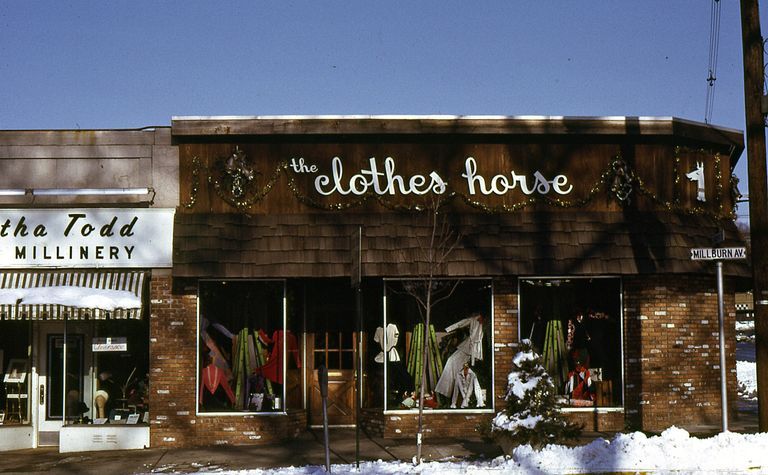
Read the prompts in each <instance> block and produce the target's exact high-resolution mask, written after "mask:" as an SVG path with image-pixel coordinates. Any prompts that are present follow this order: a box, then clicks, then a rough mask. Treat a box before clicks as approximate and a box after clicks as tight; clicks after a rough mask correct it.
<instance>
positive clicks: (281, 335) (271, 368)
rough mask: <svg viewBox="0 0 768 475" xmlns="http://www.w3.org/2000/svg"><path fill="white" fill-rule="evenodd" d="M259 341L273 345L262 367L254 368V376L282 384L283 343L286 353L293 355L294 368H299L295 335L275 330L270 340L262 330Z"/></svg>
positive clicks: (299, 362)
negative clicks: (261, 376)
mask: <svg viewBox="0 0 768 475" xmlns="http://www.w3.org/2000/svg"><path fill="white" fill-rule="evenodd" d="M259 339H261V340H262V341H263V342H264V343H266V344H268V345H269V344H272V343H274V346H273V347H272V353H270V355H269V358H268V359H267V362H266V363H265V364H264V365H263V366H260V367H258V368H256V371H254V373H255V374H262V375H264V377H265V378H267V379H268V380H270V381H272V382H275V383H277V384H283V342H285V344H286V347H287V349H288V352H290V353H291V354H292V355H293V360H294V361H295V362H296V367H297V368H301V360H300V359H299V343H298V341H297V340H296V335H294V334H293V333H291V332H284V331H283V330H275V332H274V333H272V338H269V336H267V334H266V333H264V331H263V330H259Z"/></svg>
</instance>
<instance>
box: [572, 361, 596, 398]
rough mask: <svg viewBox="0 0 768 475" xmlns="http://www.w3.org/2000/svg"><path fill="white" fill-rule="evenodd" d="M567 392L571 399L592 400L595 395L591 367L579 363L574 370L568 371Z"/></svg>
mask: <svg viewBox="0 0 768 475" xmlns="http://www.w3.org/2000/svg"><path fill="white" fill-rule="evenodd" d="M565 393H566V394H568V395H570V397H571V399H582V400H592V399H593V398H594V396H593V393H592V378H591V377H590V374H589V369H587V368H586V367H584V366H583V365H578V366H577V367H576V368H575V369H574V370H573V371H571V372H570V373H568V382H567V383H565Z"/></svg>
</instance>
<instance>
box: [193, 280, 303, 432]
mask: <svg viewBox="0 0 768 475" xmlns="http://www.w3.org/2000/svg"><path fill="white" fill-rule="evenodd" d="M202 282H272V283H277V282H279V283H281V284H282V286H283V296H282V306H283V312H282V313H283V320H282V328H283V331H285V329H286V328H287V325H288V280H287V279H242V278H235V279H230V278H220V279H198V281H197V295H196V296H195V302H196V304H197V309H196V312H197V317H196V327H195V338H196V340H197V344H196V350H197V351H196V353H197V354H196V355H195V416H197V417H207V416H212V417H253V416H284V415H286V414H287V413H288V412H287V408H286V407H285V406H286V404H285V395H286V385H285V381H283V384H282V392H281V395H280V397H281V398H282V399H281V400H282V401H283V403H282V404H281V408H280V410H279V411H259V412H256V411H243V410H240V411H236V412H235V411H232V412H222V411H213V412H202V411H201V410H200V343H201V341H200V319H201V315H200V284H201V283H202ZM302 351H303V350H302ZM287 353H288V352H287V348H286V345H285V344H283V374H286V370H287V366H288V360H287Z"/></svg>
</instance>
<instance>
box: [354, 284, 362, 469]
mask: <svg viewBox="0 0 768 475" xmlns="http://www.w3.org/2000/svg"><path fill="white" fill-rule="evenodd" d="M355 296H356V298H355V300H356V302H355V303H356V305H355V306H356V307H357V361H356V364H357V395H356V397H355V466H356V467H357V468H358V469H359V468H360V406H362V398H363V289H362V288H361V285H360V284H358V285H357V289H356V290H355Z"/></svg>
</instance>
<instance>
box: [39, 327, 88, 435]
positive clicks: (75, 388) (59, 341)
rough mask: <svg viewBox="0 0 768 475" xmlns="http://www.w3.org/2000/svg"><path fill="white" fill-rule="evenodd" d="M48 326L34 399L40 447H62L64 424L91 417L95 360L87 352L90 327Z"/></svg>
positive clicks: (41, 336)
mask: <svg viewBox="0 0 768 475" xmlns="http://www.w3.org/2000/svg"><path fill="white" fill-rule="evenodd" d="M66 330H67V331H66V333H65V332H64V324H60V323H54V324H50V323H46V324H44V325H42V326H41V331H40V332H39V340H38V349H39V357H38V368H39V374H38V386H37V395H36V397H33V398H32V400H33V411H36V412H37V420H38V424H37V439H38V444H37V445H39V446H51V445H54V446H55V445H59V431H60V430H61V427H62V425H63V424H64V421H65V420H66V421H67V423H68V424H69V423H77V422H82V421H83V419H84V418H86V417H89V414H90V404H89V402H90V401H91V399H92V398H91V394H92V383H91V381H92V378H91V367H92V358H91V353H90V351H86V350H87V349H86V347H85V343H86V342H87V341H88V338H87V335H88V333H89V332H88V330H89V328H88V326H87V325H85V324H72V323H69V324H67V328H66Z"/></svg>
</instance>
